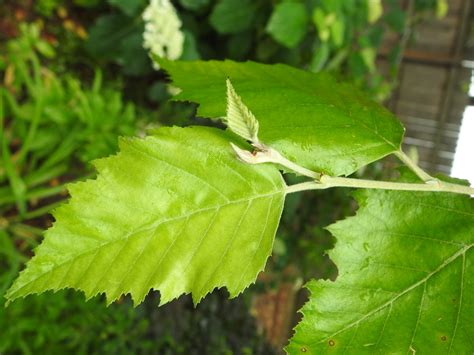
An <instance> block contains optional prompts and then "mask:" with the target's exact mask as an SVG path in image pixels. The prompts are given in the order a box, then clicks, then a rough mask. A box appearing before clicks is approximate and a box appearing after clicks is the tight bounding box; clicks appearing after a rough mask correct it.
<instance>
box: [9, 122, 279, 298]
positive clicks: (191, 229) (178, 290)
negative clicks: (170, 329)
mask: <svg viewBox="0 0 474 355" xmlns="http://www.w3.org/2000/svg"><path fill="white" fill-rule="evenodd" d="M229 140H232V141H233V143H234V144H238V142H236V140H235V138H234V139H231V138H230V135H229V134H228V133H224V132H223V131H221V130H217V129H214V128H204V127H199V128H198V127H196V128H176V127H175V128H161V129H159V130H157V132H156V134H155V135H153V136H149V137H147V138H146V139H123V140H122V141H121V142H120V153H119V154H117V155H116V156H112V157H109V158H106V159H101V160H98V161H96V162H95V166H96V167H97V170H98V172H99V175H98V178H97V179H96V180H93V181H91V180H89V181H87V182H81V183H77V184H73V185H71V186H70V187H69V192H70V193H71V196H72V198H71V200H70V201H69V203H68V204H65V205H63V206H62V207H60V208H59V209H58V210H57V211H55V213H54V215H55V217H56V222H55V224H54V226H53V227H52V228H51V229H49V230H48V231H47V232H46V236H45V240H44V241H43V243H42V244H41V245H40V247H39V248H38V249H37V250H36V255H35V256H34V257H33V259H32V260H31V261H30V262H29V263H28V264H27V267H26V269H25V270H24V271H23V272H22V273H21V274H20V276H19V278H18V279H17V280H16V281H15V283H14V284H13V286H12V287H11V288H10V290H9V291H8V293H7V295H6V297H7V299H8V300H9V301H12V300H14V299H16V298H19V297H24V296H26V295H29V294H32V293H40V292H44V291H47V290H59V289H62V288H66V287H70V288H75V289H79V290H82V291H84V293H85V294H86V296H87V297H88V298H90V297H93V296H94V295H96V294H98V293H105V294H106V296H107V300H108V302H109V303H110V302H112V301H114V300H116V299H117V298H119V297H120V296H121V295H123V294H127V293H128V294H130V295H131V296H132V299H133V300H134V302H135V304H138V303H140V302H141V301H142V300H143V299H144V297H145V296H146V294H147V293H148V292H149V290H150V289H154V290H159V291H160V293H161V303H162V304H163V303H166V302H169V301H170V300H172V299H174V298H176V297H178V296H180V295H181V294H187V293H192V296H193V300H194V302H195V303H197V302H199V301H200V300H201V298H202V297H204V296H205V295H206V294H207V293H208V292H211V291H212V290H213V289H214V288H216V287H224V286H225V287H227V289H228V290H229V292H230V295H231V296H232V297H233V296H236V295H237V294H239V293H240V292H242V291H243V290H244V289H245V288H246V287H247V286H248V285H249V284H250V283H252V282H254V281H255V279H256V276H257V273H258V272H259V271H261V270H262V269H263V267H264V265H265V262H266V259H267V258H268V256H269V255H270V253H271V250H272V244H273V239H274V236H275V231H276V228H277V226H278V221H279V218H280V214H281V211H282V208H283V201H284V187H285V186H286V185H285V183H284V181H283V179H282V177H281V174H280V173H279V171H278V169H277V168H276V167H274V166H271V165H259V166H251V165H248V164H245V163H242V162H240V161H239V160H238V159H237V158H236V157H235V153H234V151H233V150H232V148H231V146H230V144H229ZM241 146H242V145H241Z"/></svg>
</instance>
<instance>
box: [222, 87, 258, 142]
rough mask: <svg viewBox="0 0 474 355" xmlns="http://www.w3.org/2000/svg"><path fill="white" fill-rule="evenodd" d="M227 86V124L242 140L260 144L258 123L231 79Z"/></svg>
mask: <svg viewBox="0 0 474 355" xmlns="http://www.w3.org/2000/svg"><path fill="white" fill-rule="evenodd" d="M226 84H227V114H226V122H227V125H228V126H229V128H230V129H231V130H232V132H234V133H236V134H238V135H239V136H241V137H242V138H244V139H246V140H248V141H250V142H253V143H256V142H258V121H257V119H256V118H255V116H254V115H253V113H252V112H250V110H249V109H248V107H247V106H245V104H244V103H243V102H242V99H241V98H240V96H239V95H237V93H236V92H235V89H234V87H233V86H232V83H231V82H230V80H229V79H227V81H226Z"/></svg>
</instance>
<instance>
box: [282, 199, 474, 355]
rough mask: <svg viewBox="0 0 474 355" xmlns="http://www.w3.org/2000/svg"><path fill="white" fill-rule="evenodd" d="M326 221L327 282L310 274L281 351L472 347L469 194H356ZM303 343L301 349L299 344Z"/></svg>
mask: <svg viewBox="0 0 474 355" xmlns="http://www.w3.org/2000/svg"><path fill="white" fill-rule="evenodd" d="M356 196H357V200H358V202H359V205H360V206H361V207H360V209H359V211H358V212H357V215H356V216H355V217H350V218H348V219H346V220H344V221H340V222H338V223H336V224H334V225H332V226H330V227H329V230H330V231H331V233H333V234H334V235H335V236H336V238H337V242H336V247H335V249H334V250H333V251H332V252H331V253H330V256H331V258H332V259H333V261H334V262H335V263H336V265H337V266H338V268H339V277H338V278H337V280H336V281H335V282H330V281H312V282H310V283H309V284H308V286H307V287H308V289H309V290H310V291H311V295H312V296H311V299H310V301H309V302H308V303H307V304H306V305H305V306H304V307H303V309H302V313H303V314H304V319H303V321H302V322H301V323H300V324H299V325H298V326H297V328H296V334H295V336H294V337H293V339H292V340H291V342H290V345H289V346H288V349H287V350H288V351H289V352H290V353H298V354H299V353H301V351H305V350H306V353H308V354H320V353H323V352H324V353H326V352H335V353H345V352H348V353H356V354H359V353H383V354H401V353H413V354H414V353H415V352H416V353H420V354H423V353H435V354H448V353H453V354H468V353H472V352H473V351H474V344H473V342H472V334H474V323H473V322H472V319H473V318H474V312H473V309H474V308H473V305H474V279H473V275H474V270H473V267H474V248H473V246H474V199H472V198H471V199H470V198H469V197H467V196H458V195H450V194H442V193H415V192H395V191H370V192H369V191H361V192H358V193H357V194H356ZM302 349H303V350H302Z"/></svg>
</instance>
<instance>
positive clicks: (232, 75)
mask: <svg viewBox="0 0 474 355" xmlns="http://www.w3.org/2000/svg"><path fill="white" fill-rule="evenodd" d="M157 61H158V62H159V64H160V66H161V67H162V68H164V69H165V70H167V71H168V72H169V73H170V75H171V77H172V79H173V81H174V85H176V86H177V87H179V88H181V89H182V92H181V93H180V94H179V95H177V96H176V99H177V100H184V101H193V102H197V103H199V104H200V106H199V108H198V115H199V116H203V117H212V118H219V117H223V116H225V113H226V97H225V82H226V79H227V78H229V79H230V80H231V81H232V85H233V86H234V87H235V89H236V91H237V93H238V94H239V96H240V97H242V100H243V102H244V103H245V105H246V106H247V107H248V108H249V109H250V111H252V113H253V114H254V115H255V117H257V118H258V121H259V125H260V131H259V138H260V140H261V141H262V142H263V143H265V144H267V145H269V146H271V147H272V148H274V149H276V150H278V151H279V152H281V153H282V154H283V155H284V156H286V157H287V158H289V159H290V160H293V161H297V162H298V164H300V165H302V166H304V167H306V168H308V169H311V170H315V171H321V172H324V173H327V174H329V175H342V174H350V173H352V172H354V171H356V170H357V169H358V168H360V167H362V166H364V165H366V164H368V163H370V162H372V161H375V160H378V159H380V158H382V157H383V156H385V155H387V154H390V153H392V152H394V151H397V150H398V149H399V147H400V143H401V140H402V138H403V127H402V126H401V124H400V122H399V121H398V120H397V119H396V117H395V116H394V115H393V114H391V113H390V112H389V111H387V110H386V109H385V108H384V107H382V106H381V105H379V104H377V103H375V102H373V101H371V100H369V99H368V98H366V97H365V96H364V95H363V94H361V93H360V92H358V91H357V90H356V89H355V88H353V87H352V86H350V85H346V84H340V83H338V82H336V80H335V79H333V78H332V77H331V76H330V75H328V74H326V73H317V74H315V73H310V72H305V71H303V70H298V69H295V68H292V67H289V66H286V65H281V64H277V65H266V64H259V63H253V62H247V63H236V62H232V61H225V62H218V61H209V62H201V61H196V62H170V61H167V60H163V59H157ZM275 98H277V99H275Z"/></svg>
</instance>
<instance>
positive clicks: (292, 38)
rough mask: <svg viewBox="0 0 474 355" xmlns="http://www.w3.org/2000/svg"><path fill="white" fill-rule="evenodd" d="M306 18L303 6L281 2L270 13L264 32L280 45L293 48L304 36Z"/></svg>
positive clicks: (296, 3)
mask: <svg viewBox="0 0 474 355" xmlns="http://www.w3.org/2000/svg"><path fill="white" fill-rule="evenodd" d="M307 23H308V18H307V14H306V8H305V6H304V4H302V3H299V2H282V3H280V4H278V5H277V6H276V7H275V9H274V10H273V12H272V15H271V17H270V20H269V22H268V24H267V29H266V31H267V32H268V33H269V34H270V35H271V36H272V37H273V38H274V39H275V41H277V42H278V43H281V44H282V45H284V46H286V47H288V48H293V47H295V46H296V45H298V43H300V42H301V40H302V39H303V37H304V35H305V34H306V25H307Z"/></svg>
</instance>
